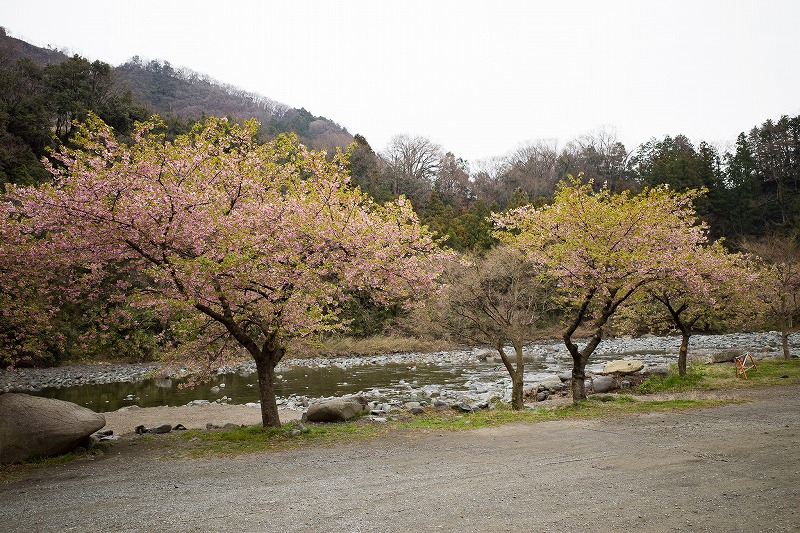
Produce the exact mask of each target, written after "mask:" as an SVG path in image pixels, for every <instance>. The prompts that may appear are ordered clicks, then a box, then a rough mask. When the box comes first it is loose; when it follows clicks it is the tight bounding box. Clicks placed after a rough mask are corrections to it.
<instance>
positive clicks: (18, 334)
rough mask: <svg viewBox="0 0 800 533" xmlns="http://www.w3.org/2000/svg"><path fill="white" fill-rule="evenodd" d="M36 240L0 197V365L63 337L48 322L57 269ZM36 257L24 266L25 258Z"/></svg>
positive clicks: (31, 358) (24, 360)
mask: <svg viewBox="0 0 800 533" xmlns="http://www.w3.org/2000/svg"><path fill="white" fill-rule="evenodd" d="M42 251H43V250H42V248H41V243H39V242H37V240H36V239H35V238H34V237H33V236H32V235H30V233H29V232H26V228H25V226H24V225H22V224H20V223H19V220H18V217H17V216H16V213H15V210H14V207H13V205H12V204H11V202H9V201H6V200H0V367H2V366H7V367H13V366H15V365H19V364H30V363H33V362H36V361H37V358H38V356H40V355H41V354H42V353H44V352H46V351H47V348H58V347H60V346H61V345H62V343H63V338H62V336H61V335H59V334H58V333H57V332H56V331H55V330H54V328H53V320H54V317H55V314H56V309H57V307H56V306H57V302H55V301H54V297H53V296H54V294H55V292H54V291H53V292H51V291H49V290H48V289H49V288H53V286H54V285H55V282H56V279H55V274H56V272H57V271H58V270H57V269H56V268H55V265H54V264H53V262H52V260H49V259H48V256H47V255H46V254H42V253H41V252H42ZM31 256H37V257H41V262H40V263H39V265H40V266H41V268H37V269H29V268H27V264H26V261H25V258H27V257H31Z"/></svg>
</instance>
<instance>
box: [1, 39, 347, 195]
mask: <svg viewBox="0 0 800 533" xmlns="http://www.w3.org/2000/svg"><path fill="white" fill-rule="evenodd" d="M90 110H91V111H93V112H94V113H96V114H97V115H99V116H100V117H101V118H102V119H103V120H104V121H105V122H106V123H108V124H110V125H111V126H113V127H114V129H115V130H116V131H117V132H118V133H119V134H120V135H122V136H125V135H127V134H128V133H129V132H130V129H131V128H132V127H133V124H134V122H135V121H137V120H143V119H145V118H147V117H149V116H150V115H152V114H158V115H160V116H161V117H162V118H163V119H164V120H165V121H166V123H167V125H168V126H169V128H170V130H171V133H172V134H178V133H181V132H186V131H188V130H189V128H190V127H191V125H192V124H193V123H194V122H196V121H197V120H200V119H202V118H203V117H206V116H224V117H230V118H232V119H233V120H234V121H237V122H242V121H244V120H246V119H249V118H253V117H255V118H256V119H258V120H259V122H261V128H260V130H259V137H260V138H261V139H262V140H267V139H271V138H274V137H275V136H276V135H278V134H279V133H283V132H293V133H296V134H297V135H298V136H299V137H300V139H301V141H302V142H304V143H305V144H307V145H308V146H310V147H312V148H315V149H326V150H332V149H333V148H335V147H336V146H347V145H348V144H350V142H352V136H351V135H350V134H349V133H348V132H347V130H345V129H344V128H342V127H341V126H339V125H338V124H336V123H334V122H332V121H330V120H328V119H326V118H323V117H317V116H314V115H312V114H311V113H310V112H308V111H306V110H305V109H302V108H301V109H294V108H290V107H288V106H286V105H283V104H281V103H278V102H274V101H272V100H270V99H269V98H266V97H264V96H261V95H257V94H253V93H248V92H245V91H242V90H241V89H238V88H236V87H233V86H231V85H225V84H223V83H220V82H217V81H215V80H213V79H211V78H209V77H208V76H204V75H201V74H198V73H196V72H192V71H190V70H188V69H174V68H172V66H170V64H169V63H167V62H163V61H150V62H147V63H144V62H142V61H141V60H140V59H138V58H133V59H131V60H130V61H129V62H127V63H125V64H124V65H121V66H119V67H116V68H115V67H112V66H111V65H109V64H107V63H104V62H102V61H89V60H88V59H86V58H84V57H81V56H78V55H73V56H68V55H67V54H65V53H63V52H61V51H58V50H52V49H44V48H39V47H36V46H33V45H30V44H28V43H26V42H24V41H21V40H19V39H15V38H13V37H9V36H8V35H6V34H5V31H4V30H2V28H0V184H2V183H5V182H10V183H19V184H33V183H36V182H39V181H42V180H44V179H47V174H46V173H45V171H44V167H43V166H42V164H41V162H40V160H41V158H42V157H44V156H45V155H46V153H47V149H48V148H54V147H56V146H57V145H58V144H59V143H65V142H68V141H69V139H70V136H71V134H72V131H73V121H74V120H79V121H80V120H84V119H85V118H86V116H87V112H88V111H90Z"/></svg>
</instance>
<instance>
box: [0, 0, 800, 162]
mask: <svg viewBox="0 0 800 533" xmlns="http://www.w3.org/2000/svg"><path fill="white" fill-rule="evenodd" d="M0 25H2V26H4V27H5V28H6V31H7V32H8V33H9V34H10V35H12V36H14V37H18V38H21V39H23V40H26V41H28V42H31V43H32V44H36V45H39V46H44V45H51V46H53V47H58V48H62V47H66V48H68V49H69V50H70V52H72V53H78V54H80V55H83V56H85V57H88V58H90V59H92V60H94V59H100V60H102V61H106V62H108V63H111V64H112V65H119V64H121V63H124V62H125V61H126V60H127V59H129V58H130V57H132V56H134V55H139V56H141V57H142V58H143V59H165V60H167V61H169V62H170V63H171V64H172V65H173V66H175V67H180V66H185V67H189V68H191V69H193V70H195V71H198V72H202V73H205V74H208V75H210V76H212V77H214V78H216V79H218V80H220V81H222V82H226V83H231V84H233V85H236V86H239V87H241V88H243V89H246V90H248V91H253V92H257V93H261V94H263V95H265V96H267V97H269V98H272V99H274V100H277V101H279V102H282V103H285V104H288V105H290V106H293V107H305V108H306V109H307V110H309V111H310V112H311V113H313V114H315V115H323V116H325V117H327V118H329V119H332V120H334V121H336V122H338V123H339V124H341V125H342V126H344V127H346V128H347V129H348V131H350V133H352V134H355V133H361V134H362V135H364V136H365V137H366V138H367V140H368V141H369V142H370V144H371V145H372V146H373V148H375V149H376V150H381V149H383V148H384V147H385V145H386V143H387V142H388V140H389V139H390V138H391V137H392V136H393V135H395V134H400V133H406V134H414V135H423V136H425V137H428V138H430V139H431V140H433V141H435V142H437V143H440V144H441V145H442V146H443V147H444V148H445V149H446V150H450V151H452V152H453V153H455V154H456V156H459V157H464V158H467V159H470V160H476V159H480V158H484V157H489V156H495V155H502V154H504V153H506V152H508V151H510V150H512V149H514V148H516V147H517V146H518V145H519V144H520V143H522V142H524V141H526V140H533V139H540V138H558V139H559V140H560V141H561V142H562V143H564V142H566V141H568V140H569V139H571V138H573V137H575V136H577V135H580V134H583V133H587V132H590V131H593V130H597V129H598V128H604V129H611V130H614V131H616V133H617V136H618V138H619V139H620V140H621V141H623V142H624V143H625V145H626V147H627V148H628V149H629V150H631V149H633V148H635V147H636V146H637V145H638V144H639V143H642V142H645V141H647V140H648V139H649V138H651V137H656V138H662V137H663V136H664V135H667V134H669V135H677V134H679V133H682V134H685V135H687V136H688V137H689V138H690V139H691V140H692V141H694V142H699V141H700V140H705V141H708V142H712V143H717V144H724V143H728V142H731V141H733V140H734V139H735V137H736V135H737V134H738V133H739V132H741V131H745V130H749V129H750V128H751V127H753V126H756V125H759V124H761V123H762V122H763V121H764V120H766V119H768V118H773V119H777V118H778V117H780V116H781V115H784V114H786V115H798V114H800V30H799V28H800V1H798V0H785V1H782V0H752V1H737V0H717V1H712V0H685V1H678V0H673V1H668V0H654V1H648V0H631V1H613V0H606V1H602V0H595V1H593V0H544V1H538V0H528V1H503V0H494V1H475V0H438V1H437V0H421V1H399V0H397V1H380V0H342V1H333V0H329V1H311V0H305V1H302V2H301V1H281V2H273V1H266V0H265V1H243V0H228V1H225V2H220V1H216V2H214V1H204V0H189V1H184V0H160V1H151V0H137V1H134V2H118V1H86V0H70V1H63V0H60V1H44V0H25V1H18V2H7V1H4V2H3V5H2V7H0Z"/></svg>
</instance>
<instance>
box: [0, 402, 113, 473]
mask: <svg viewBox="0 0 800 533" xmlns="http://www.w3.org/2000/svg"><path fill="white" fill-rule="evenodd" d="M105 425H106V419H105V417H103V415H101V414H98V413H95V412H94V411H92V410H91V409H86V408H85V407H81V406H80V405H77V404H74V403H72V402H65V401H61V400H52V399H50V398H41V397H38V396H30V395H28V394H21V393H7V394H2V395H0V464H5V463H16V462H19V461H24V460H25V459H28V458H30V457H51V456H54V455H59V454H62V453H66V452H68V451H70V450H72V449H74V448H75V447H76V446H78V445H79V444H81V443H83V442H85V441H86V439H88V438H89V436H91V434H92V433H94V432H95V431H97V430H99V429H102V428H103V426H105Z"/></svg>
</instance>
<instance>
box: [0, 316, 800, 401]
mask: <svg viewBox="0 0 800 533" xmlns="http://www.w3.org/2000/svg"><path fill="white" fill-rule="evenodd" d="M679 346H680V338H679V337H676V336H663V337H657V336H644V337H638V338H625V337H620V338H611V339H605V340H603V342H601V343H600V345H599V346H598V348H597V350H596V352H595V354H594V355H593V356H592V360H591V361H590V364H589V366H588V370H589V371H590V372H591V371H600V370H601V367H602V361H603V360H607V359H610V358H617V359H628V358H643V357H644V356H649V361H647V362H646V370H647V369H648V368H647V367H648V366H649V367H650V368H651V369H652V367H654V366H666V365H668V364H670V363H672V362H674V360H675V356H676V354H677V352H678V348H679ZM790 347H791V349H792V352H793V353H794V354H798V353H800V335H798V334H794V335H791V336H790ZM745 352H748V353H751V354H752V355H753V356H754V357H755V358H757V359H759V358H772V357H780V334H779V333H778V332H774V331H773V332H763V333H731V334H725V335H694V336H692V339H691V343H690V357H691V358H693V359H696V360H706V359H709V358H710V357H712V356H713V355H719V354H723V355H728V356H729V357H731V358H732V356H733V355H741V354H742V353H745ZM524 353H525V356H526V358H528V359H531V360H549V361H554V362H556V363H558V362H561V363H562V366H563V367H564V368H568V367H569V365H570V364H571V359H570V356H569V354H568V353H567V350H566V348H565V347H564V345H563V343H562V342H561V341H560V340H555V339H552V340H543V341H538V342H536V343H533V344H530V345H528V346H526V347H525V350H524ZM487 357H488V358H489V359H490V360H495V361H496V362H498V363H499V358H498V357H497V356H496V354H495V353H494V351H492V350H487V349H482V348H474V349H463V350H451V351H440V352H431V353H417V352H412V353H393V354H381V355H360V356H331V357H327V356H320V357H312V358H303V359H286V360H284V361H282V362H281V363H280V364H279V365H278V367H277V369H276V370H277V372H278V373H280V372H284V371H287V370H289V369H292V368H298V367H302V368H309V369H324V368H331V367H335V368H338V369H348V368H355V367H363V366H384V365H406V366H407V367H409V369H413V368H414V367H415V366H417V365H435V364H452V365H457V364H460V363H466V362H471V361H475V360H477V359H481V358H487ZM598 361H600V362H598ZM228 372H242V373H252V372H255V363H254V362H252V361H245V362H243V363H242V364H240V365H237V366H234V367H225V368H222V369H220V371H219V373H220V374H224V373H228ZM554 372H557V371H555V370H554ZM183 374H184V373H183V372H182V371H181V369H177V370H175V371H171V372H165V371H164V367H163V365H161V364H159V363H134V364H77V365H65V366H59V367H53V368H19V369H15V370H13V371H9V370H0V393H2V392H31V391H38V390H41V389H43V388H48V387H55V388H63V387H73V386H81V385H97V384H106V383H134V382H137V381H141V380H144V379H148V378H150V377H153V376H165V377H167V378H171V379H174V378H180V377H181V376H182V375H183ZM409 376H413V370H410V371H409Z"/></svg>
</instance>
